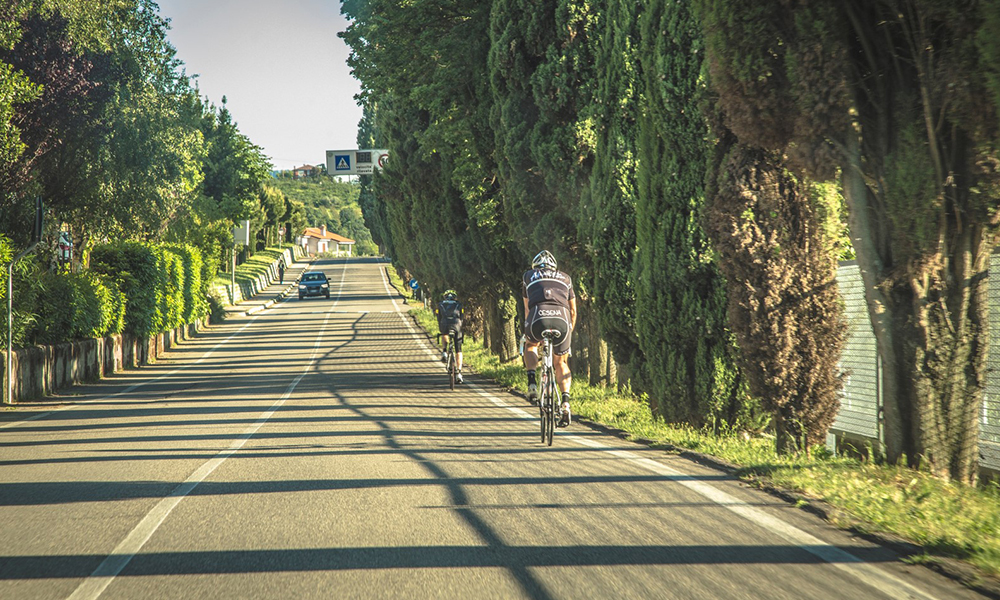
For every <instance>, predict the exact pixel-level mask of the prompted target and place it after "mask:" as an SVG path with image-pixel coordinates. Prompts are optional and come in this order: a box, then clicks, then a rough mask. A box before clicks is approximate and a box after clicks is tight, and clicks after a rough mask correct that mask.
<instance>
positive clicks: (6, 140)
mask: <svg viewBox="0 0 1000 600" xmlns="http://www.w3.org/2000/svg"><path fill="white" fill-rule="evenodd" d="M26 15H27V7H26V6H23V5H20V4H18V3H11V4H8V5H6V6H5V7H3V8H0V53H2V54H6V53H8V52H10V51H11V50H13V49H14V45H15V44H16V43H17V42H18V41H19V40H20V39H21V35H22V33H21V27H20V25H21V22H22V21H23V20H24V18H25V16H26ZM40 94H41V88H40V87H39V86H38V85H36V84H33V83H32V82H31V81H30V80H29V79H28V77H27V76H26V75H25V74H24V73H23V72H22V71H20V70H18V69H17V68H15V67H14V66H13V65H12V64H10V63H8V62H6V61H5V60H4V59H3V58H0V173H2V172H7V171H8V170H9V169H10V167H11V166H12V165H13V164H14V163H15V161H17V159H18V158H19V157H20V155H21V153H22V152H23V151H24V150H25V144H24V142H22V140H21V134H20V130H19V129H18V128H17V126H16V125H15V124H14V118H15V115H16V113H15V111H14V108H15V107H16V106H17V105H19V104H24V103H25V102H29V101H31V100H34V99H36V98H38V96H39V95H40ZM0 181H2V180H0ZM2 189H3V190H4V192H5V195H6V194H7V193H10V192H11V190H8V189H7V188H6V183H5V185H4V187H3V188H2Z"/></svg>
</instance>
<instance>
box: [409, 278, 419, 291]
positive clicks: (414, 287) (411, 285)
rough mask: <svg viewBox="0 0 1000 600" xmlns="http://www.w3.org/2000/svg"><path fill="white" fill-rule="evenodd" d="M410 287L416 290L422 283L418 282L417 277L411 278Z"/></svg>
mask: <svg viewBox="0 0 1000 600" xmlns="http://www.w3.org/2000/svg"><path fill="white" fill-rule="evenodd" d="M410 289H414V290H418V289H420V284H419V283H417V280H416V279H411V280H410Z"/></svg>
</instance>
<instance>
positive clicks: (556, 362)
mask: <svg viewBox="0 0 1000 600" xmlns="http://www.w3.org/2000/svg"><path fill="white" fill-rule="evenodd" d="M552 370H553V371H555V373H556V383H557V384H559V391H561V392H562V393H564V394H568V393H569V388H570V386H572V385H573V373H571V372H570V370H569V355H568V354H556V355H555V356H553V357H552Z"/></svg>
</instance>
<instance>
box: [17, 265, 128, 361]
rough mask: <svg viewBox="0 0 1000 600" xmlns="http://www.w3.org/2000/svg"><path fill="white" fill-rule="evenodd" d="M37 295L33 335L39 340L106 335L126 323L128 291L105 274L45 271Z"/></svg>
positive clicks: (39, 341) (40, 279)
mask: <svg viewBox="0 0 1000 600" xmlns="http://www.w3.org/2000/svg"><path fill="white" fill-rule="evenodd" d="M35 298H36V302H37V304H36V311H37V312H36V318H35V327H34V331H33V336H32V337H33V338H34V341H35V343H38V344H53V343H57V342H62V341H66V340H75V339H82V338H95V337H104V336H106V335H109V334H114V333H121V331H122V328H123V327H124V325H125V295H124V294H122V292H121V290H120V289H118V286H117V285H116V283H115V281H114V280H113V279H111V278H109V277H108V276H106V275H102V274H98V273H91V272H84V273H68V274H64V273H44V274H42V275H40V276H39V279H38V287H37V295H36V296H35Z"/></svg>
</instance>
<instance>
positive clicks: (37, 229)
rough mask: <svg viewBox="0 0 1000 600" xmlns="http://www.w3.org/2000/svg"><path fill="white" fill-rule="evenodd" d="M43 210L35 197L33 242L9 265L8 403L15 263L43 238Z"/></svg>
mask: <svg viewBox="0 0 1000 600" xmlns="http://www.w3.org/2000/svg"><path fill="white" fill-rule="evenodd" d="M43 212H44V207H43V205H42V197H41V196H39V197H37V198H35V222H34V224H33V227H32V231H31V244H29V245H28V247H27V248H25V249H24V251H23V252H21V253H20V254H18V255H17V256H15V257H14V260H12V261H10V264H8V265H7V366H6V368H5V369H4V375H6V376H7V395H6V396H5V397H4V403H6V404H14V373H13V369H14V265H15V264H17V262H18V261H19V260H21V259H22V258H24V257H25V256H27V255H28V254H29V253H30V252H31V251H32V250H34V249H35V246H37V245H38V242H40V241H41V240H42V225H43V220H42V217H43Z"/></svg>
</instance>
